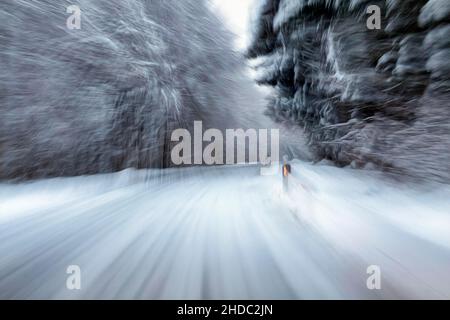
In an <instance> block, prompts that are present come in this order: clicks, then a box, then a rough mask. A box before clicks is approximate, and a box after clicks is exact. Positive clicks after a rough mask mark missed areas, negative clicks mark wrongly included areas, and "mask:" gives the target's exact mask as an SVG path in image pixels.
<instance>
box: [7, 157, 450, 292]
mask: <svg viewBox="0 0 450 320" xmlns="http://www.w3.org/2000/svg"><path fill="white" fill-rule="evenodd" d="M385 180H386V179H381V178H380V177H377V176H376V173H371V172H363V171H354V170H349V169H338V168H333V167H326V166H313V165H309V164H305V163H302V162H295V163H294V164H293V174H292V177H291V181H290V190H289V193H288V194H286V193H285V192H283V191H282V185H281V177H280V175H279V174H278V173H277V174H275V175H261V174H260V170H259V168H258V167H256V166H244V167H223V168H190V169H177V170H167V171H164V172H161V171H125V172H122V173H118V174H111V175H97V176H92V177H77V178H59V179H51V180H44V181H38V182H33V183H27V184H19V185H8V184H3V185H0V298H31V299H33V298H63V299H76V298H104V299H106V298H120V299H122V298H143V299H144V298H145V299H147V298H168V299H179V298H180V299H184V298H187V299H201V298H207V299H213V298H214V299H229V298H230V299H240V298H251V299H253V298H255V299H265V298H274V299H279V298H326V299H329V298H374V299H378V298H438V299H439V298H441V299H442V298H447V299H449V298H450V188H449V187H448V186H443V185H441V186H426V187H421V188H420V189H419V187H418V186H414V187H412V186H411V185H402V186H399V185H397V184H395V183H393V182H386V181H385ZM436 190H438V191H436ZM70 265H78V266H79V267H80V268H81V284H82V288H81V290H78V291H77V290H75V291H71V290H68V289H67V288H66V279H67V277H68V275H67V274H66V269H67V267H68V266H70ZM371 265H376V266H379V267H380V270H381V281H382V282H381V285H382V287H381V290H369V289H368V288H367V285H366V280H367V278H368V277H369V275H368V274H367V268H368V267H369V266H371Z"/></svg>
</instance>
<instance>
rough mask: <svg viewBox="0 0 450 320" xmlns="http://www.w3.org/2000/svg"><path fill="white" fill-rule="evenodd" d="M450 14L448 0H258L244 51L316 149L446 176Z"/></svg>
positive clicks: (278, 113)
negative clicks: (374, 13)
mask: <svg viewBox="0 0 450 320" xmlns="http://www.w3.org/2000/svg"><path fill="white" fill-rule="evenodd" d="M370 5H377V6H378V7H379V8H380V9H381V20H382V21H381V24H382V26H381V29H380V30H372V29H369V28H368V27H367V19H368V18H370V14H367V8H368V6H370ZM449 22H450V2H449V1H447V0H428V1H427V0H377V1H375V0H370V1H367V0H348V1H347V0H342V1H341V0H264V1H261V4H260V6H259V8H258V12H257V15H256V18H255V22H254V25H253V29H254V30H253V41H252V43H251V46H250V48H249V50H248V56H249V57H250V58H260V60H262V61H261V62H260V65H259V74H260V77H259V78H258V82H259V83H260V84H264V85H270V86H274V87H276V96H274V97H273V99H272V100H271V103H270V105H269V113H270V114H271V115H272V117H273V118H275V119H277V120H278V121H282V122H289V123H296V124H298V125H300V126H302V127H303V128H304V129H305V132H306V133H307V134H308V136H309V140H310V145H311V147H312V150H314V151H315V154H316V155H317V157H318V158H319V159H322V158H326V159H330V160H333V161H335V162H336V163H338V164H340V165H347V164H353V165H354V166H356V167H362V166H365V165H366V164H368V163H371V164H372V165H373V164H375V165H378V166H379V167H381V168H384V169H389V170H393V171H396V172H400V173H405V174H411V175H415V176H419V177H423V178H427V179H435V180H439V181H444V182H450V161H449V159H450V64H449V61H450V42H449V39H450V23H449Z"/></svg>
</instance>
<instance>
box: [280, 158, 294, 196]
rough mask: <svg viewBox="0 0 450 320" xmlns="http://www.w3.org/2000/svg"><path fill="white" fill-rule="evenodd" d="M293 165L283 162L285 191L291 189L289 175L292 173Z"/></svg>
mask: <svg viewBox="0 0 450 320" xmlns="http://www.w3.org/2000/svg"><path fill="white" fill-rule="evenodd" d="M291 170H292V169H291V165H290V164H289V163H287V162H286V161H285V162H284V164H283V170H282V172H283V190H284V191H285V192H287V191H289V175H290V174H291Z"/></svg>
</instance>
